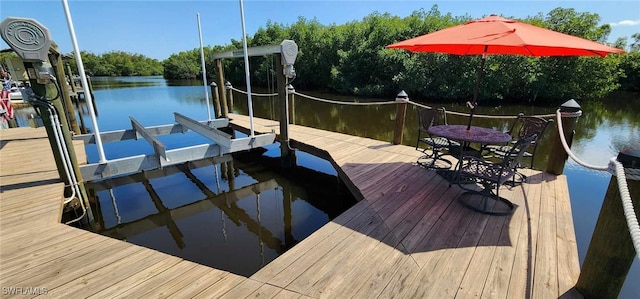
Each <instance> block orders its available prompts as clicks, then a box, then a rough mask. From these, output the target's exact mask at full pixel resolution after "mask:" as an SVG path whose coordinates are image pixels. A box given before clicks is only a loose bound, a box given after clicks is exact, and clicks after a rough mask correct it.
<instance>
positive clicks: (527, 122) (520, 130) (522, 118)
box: [485, 113, 553, 184]
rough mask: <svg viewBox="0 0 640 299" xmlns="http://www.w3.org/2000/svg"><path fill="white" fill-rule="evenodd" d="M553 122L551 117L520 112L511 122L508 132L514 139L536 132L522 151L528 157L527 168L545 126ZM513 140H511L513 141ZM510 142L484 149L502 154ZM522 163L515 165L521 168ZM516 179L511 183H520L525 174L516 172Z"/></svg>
mask: <svg viewBox="0 0 640 299" xmlns="http://www.w3.org/2000/svg"><path fill="white" fill-rule="evenodd" d="M551 123H553V119H544V118H542V117H538V116H531V115H524V114H522V113H520V114H518V118H516V120H515V121H514V122H513V124H512V125H511V128H510V129H509V134H510V135H511V136H513V138H514V140H518V139H522V138H527V137H529V136H531V135H532V134H537V135H536V136H537V137H536V138H535V139H534V140H533V142H532V145H531V146H530V147H529V149H528V150H527V151H526V152H525V153H524V155H523V157H526V158H529V160H530V162H529V168H531V169H533V166H534V162H535V157H536V151H537V150H538V144H539V143H540V140H541V139H542V136H543V135H544V132H545V131H546V129H547V127H548V126H549V125H550V124H551ZM513 142H515V141H512V142H511V143H513ZM511 146H512V144H508V145H493V146H492V145H489V146H487V147H486V148H485V149H486V150H489V151H490V152H491V153H492V155H494V156H504V155H505V154H506V153H507V152H508V151H509V150H510V149H511ZM523 165H524V164H523V163H520V164H519V165H517V168H522V167H524V166H523ZM517 176H518V177H519V179H518V180H516V178H515V177H514V180H513V181H512V183H513V184H517V183H522V182H523V181H525V180H526V179H527V176H526V175H524V174H522V173H521V172H517Z"/></svg>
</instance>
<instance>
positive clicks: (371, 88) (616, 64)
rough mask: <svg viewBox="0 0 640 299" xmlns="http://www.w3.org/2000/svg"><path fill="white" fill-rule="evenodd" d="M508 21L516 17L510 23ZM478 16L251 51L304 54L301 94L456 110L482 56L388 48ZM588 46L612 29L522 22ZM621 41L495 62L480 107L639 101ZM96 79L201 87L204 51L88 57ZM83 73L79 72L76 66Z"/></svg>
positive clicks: (385, 17)
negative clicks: (157, 79)
mask: <svg viewBox="0 0 640 299" xmlns="http://www.w3.org/2000/svg"><path fill="white" fill-rule="evenodd" d="M505 17H507V18H509V16H505ZM470 20H471V17H470V16H468V15H465V16H453V15H451V14H450V13H447V14H443V13H441V12H440V11H439V10H438V6H437V5H434V6H433V7H432V8H431V9H430V10H424V9H421V10H417V11H414V12H413V13H412V14H411V15H409V16H406V17H398V16H392V15H390V14H380V13H377V12H374V13H372V14H370V15H368V16H366V17H364V18H363V19H362V20H359V21H352V22H348V23H346V24H339V25H337V24H330V25H323V24H321V23H320V22H319V21H318V20H316V19H311V20H309V19H306V18H304V17H299V18H298V21H297V22H295V23H293V24H289V25H286V24H281V23H277V22H268V23H267V24H266V25H265V26H264V27H261V28H259V29H258V30H257V32H256V33H255V34H253V36H250V37H248V38H247V43H248V46H249V47H255V46H262V45H271V44H279V43H280V42H281V41H282V40H284V39H291V40H294V41H295V42H296V43H297V44H298V47H299V53H298V58H297V60H296V64H295V68H296V73H297V78H296V79H295V80H294V81H293V82H292V84H293V85H294V86H295V87H296V88H297V89H299V90H323V91H328V92H334V93H340V94H347V95H360V96H372V97H386V98H389V97H393V96H395V94H396V93H397V92H398V91H399V90H405V91H407V93H409V94H410V95H411V96H412V98H414V99H429V100H430V101H449V100H455V101H459V100H460V99H469V98H471V96H472V92H473V90H474V86H475V82H476V76H477V71H478V66H479V64H480V59H481V58H480V56H479V55H474V56H457V55H447V54H435V53H410V52H408V51H405V50H393V49H386V48H385V46H386V45H389V44H392V43H395V42H398V41H402V40H405V39H409V38H412V37H416V36H419V35H423V34H426V33H429V32H434V31H437V30H440V29H443V28H446V27H450V26H455V25H458V24H462V23H465V22H467V21H470ZM520 21H522V22H526V23H530V24H533V25H536V26H540V27H545V28H549V29H551V30H555V31H558V32H562V33H566V34H571V35H575V36H579V37H582V38H586V39H589V40H593V41H597V42H601V43H605V42H606V41H607V38H608V36H609V34H610V33H611V27H610V26H609V25H608V24H605V25H601V26H598V23H599V22H600V17H599V16H598V15H597V14H594V13H587V12H576V11H575V10H574V9H571V8H556V9H553V10H551V11H550V12H548V13H547V14H544V15H543V14H542V13H539V14H537V15H534V16H529V17H527V18H524V19H520ZM632 38H633V39H634V41H633V42H632V43H631V44H630V45H627V43H626V40H625V39H622V38H620V39H618V40H616V41H615V42H614V43H613V44H612V46H614V47H617V48H622V49H626V50H627V51H628V53H625V54H620V55H616V54H612V55H608V56H607V57H605V58H599V57H540V58H536V57H528V56H512V55H490V56H488V58H487V60H486V64H485V67H484V77H483V80H482V86H481V88H480V95H479V98H480V99H481V100H483V101H485V102H486V101H492V100H503V99H504V100H510V101H513V100H517V101H523V102H531V101H545V100H551V101H556V100H558V99H568V98H576V99H596V98H602V97H604V96H606V95H607V94H609V93H611V92H613V91H616V90H622V91H632V92H640V84H639V82H640V33H636V34H634V35H633V36H632ZM241 48H242V41H240V40H235V39H232V40H231V41H230V43H229V44H227V45H222V46H220V45H218V46H213V47H211V46H207V47H205V48H204V52H205V57H206V58H205V64H206V69H207V70H208V74H207V76H208V77H209V79H210V80H214V79H215V72H214V70H215V62H214V61H213V59H211V54H212V53H215V52H220V51H225V50H235V49H241ZM82 59H83V62H84V64H85V68H86V71H87V73H88V74H90V75H93V76H149V75H163V76H164V78H166V79H199V78H202V69H201V65H200V49H199V48H195V49H192V50H188V51H184V52H179V53H177V54H173V55H171V56H170V57H169V58H167V59H165V60H164V61H158V60H156V59H151V58H148V57H145V56H143V55H140V54H132V53H126V52H121V51H113V52H108V53H105V54H102V55H96V54H93V53H88V52H82ZM274 63H275V61H274V59H273V58H272V57H251V58H250V65H251V79H252V81H251V82H252V84H253V85H256V86H262V87H267V86H270V85H272V82H273V80H274V78H273V74H274V72H275V65H274ZM70 64H71V66H72V68H73V70H74V71H75V63H70ZM223 68H224V76H225V79H226V80H228V81H230V82H231V83H232V84H234V85H238V86H242V85H244V77H245V76H244V62H243V60H242V59H227V60H224V61H223Z"/></svg>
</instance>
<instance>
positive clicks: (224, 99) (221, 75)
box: [215, 59, 229, 118]
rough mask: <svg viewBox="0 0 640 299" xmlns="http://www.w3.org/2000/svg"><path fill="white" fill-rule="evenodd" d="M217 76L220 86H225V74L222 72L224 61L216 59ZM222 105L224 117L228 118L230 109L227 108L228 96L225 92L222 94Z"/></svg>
mask: <svg viewBox="0 0 640 299" xmlns="http://www.w3.org/2000/svg"><path fill="white" fill-rule="evenodd" d="M215 61H216V74H217V76H216V77H217V79H218V85H220V86H224V72H223V71H222V59H216V60H215ZM220 104H221V105H222V117H223V118H226V117H227V113H229V109H228V107H227V95H226V94H225V92H224V91H223V92H221V93H220Z"/></svg>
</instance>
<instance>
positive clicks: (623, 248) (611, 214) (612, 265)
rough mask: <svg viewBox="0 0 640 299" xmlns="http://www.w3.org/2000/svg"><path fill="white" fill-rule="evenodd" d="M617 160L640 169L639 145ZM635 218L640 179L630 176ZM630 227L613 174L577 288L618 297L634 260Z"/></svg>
mask: <svg viewBox="0 0 640 299" xmlns="http://www.w3.org/2000/svg"><path fill="white" fill-rule="evenodd" d="M617 159H618V161H619V162H620V163H622V164H623V165H624V167H625V169H636V170H640V145H635V146H630V147H627V148H625V149H623V150H622V151H621V152H620V154H619V155H618V158H617ZM627 187H628V188H629V194H630V195H631V199H632V202H633V207H634V210H635V211H636V215H635V216H636V218H637V217H638V211H640V180H633V179H630V178H627ZM635 255H636V253H635V249H634V246H633V243H632V239H631V235H630V234H629V227H628V226H627V222H626V219H625V216H624V211H623V207H622V204H621V197H620V192H619V190H618V180H617V179H616V177H615V176H612V177H611V181H610V182H609V187H608V188H607V193H606V195H605V198H604V200H603V203H602V208H601V209H600V215H599V216H598V222H597V223H596V227H595V229H594V231H593V236H592V237H591V242H590V243H589V249H588V250H587V255H586V256H585V259H584V263H583V265H582V270H581V272H580V277H579V278H578V283H577V284H576V289H577V290H578V291H579V292H580V293H581V294H582V295H584V296H585V298H617V297H618V294H619V293H620V290H621V289H622V286H623V284H624V281H625V279H626V277H627V274H628V273H629V269H630V268H631V264H632V263H633V260H634V259H635Z"/></svg>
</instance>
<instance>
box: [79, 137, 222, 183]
mask: <svg viewBox="0 0 640 299" xmlns="http://www.w3.org/2000/svg"><path fill="white" fill-rule="evenodd" d="M206 158H213V159H214V161H217V162H216V163H221V162H226V161H230V159H231V157H226V156H223V154H222V151H221V148H220V145H218V144H200V145H194V146H189V147H183V148H179V149H173V150H167V151H166V159H165V158H162V159H161V156H159V155H158V154H155V153H154V154H148V155H138V156H132V157H126V158H119V159H113V160H108V161H107V162H106V163H102V164H101V163H92V164H87V165H80V172H81V173H82V178H83V179H84V180H86V181H90V180H99V179H106V178H110V177H114V176H119V175H125V174H131V173H136V172H141V171H149V170H154V169H158V168H162V167H164V166H169V165H175V164H180V163H184V162H188V161H193V160H201V159H206ZM162 160H164V161H162ZM161 161H162V162H161Z"/></svg>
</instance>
